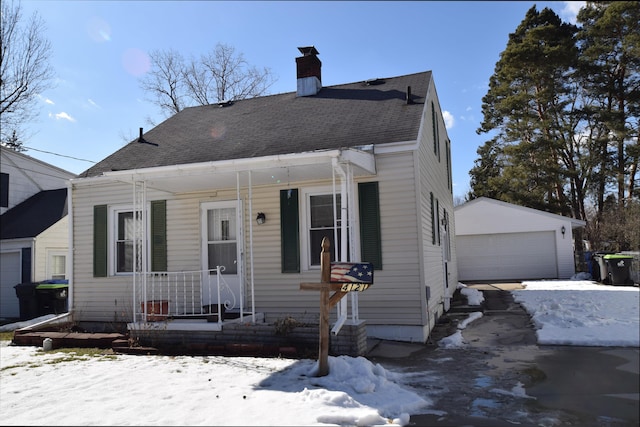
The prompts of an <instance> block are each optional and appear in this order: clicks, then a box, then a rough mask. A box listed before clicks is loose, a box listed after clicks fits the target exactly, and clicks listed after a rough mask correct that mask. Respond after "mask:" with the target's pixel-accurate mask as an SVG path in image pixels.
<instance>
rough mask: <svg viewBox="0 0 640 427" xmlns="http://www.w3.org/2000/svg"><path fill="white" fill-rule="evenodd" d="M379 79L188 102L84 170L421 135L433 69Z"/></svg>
mask: <svg viewBox="0 0 640 427" xmlns="http://www.w3.org/2000/svg"><path fill="white" fill-rule="evenodd" d="M381 80H384V83H382V84H375V85H374V84H367V83H366V82H356V83H350V84H344V85H336V86H329V87H324V88H322V89H321V90H320V92H319V93H318V94H317V95H314V96H307V97H297V96H296V93H295V92H290V93H284V94H278V95H270V96H262V97H257V98H251V99H245V100H240V101H236V102H234V103H233V104H232V105H229V106H225V107H220V106H218V105H206V106H199V107H190V108H185V109H184V110H182V111H180V112H179V113H177V114H175V115H174V116H172V117H170V118H169V119H167V120H166V121H164V122H162V123H161V124H159V125H158V126H156V127H155V128H153V129H151V130H149V131H148V132H146V133H145V134H144V140H145V141H148V142H151V143H153V144H158V145H157V146H155V145H152V144H144V143H140V142H138V139H137V138H136V140H134V141H132V142H130V143H129V144H127V145H126V146H124V147H123V148H121V149H120V150H118V151H116V152H115V153H113V154H112V155H110V156H108V157H107V158H105V159H104V160H102V161H101V162H99V163H97V164H96V165H94V166H92V167H91V168H90V169H88V170H87V171H85V172H83V173H82V174H80V176H81V177H87V176H97V175H100V174H101V173H103V172H107V171H112V170H128V169H139V168H147V167H156V166H169V165H175V164H188V163H199V162H209V161H220V160H231V159H245V158H255V157H262V156H272V155H281V154H290V153H302V152H309V151H316V150H329V149H339V148H347V147H357V146H363V145H368V144H382V143H389V142H397V141H411V140H415V139H416V138H417V136H418V131H419V127H420V122H421V115H422V112H423V109H424V100H425V97H426V94H427V90H428V86H429V82H430V81H431V72H430V71H426V72H421V73H416V74H409V75H405V76H399V77H392V78H385V79H381ZM409 86H410V87H411V94H412V100H413V103H412V104H408V103H407V102H406V94H407V87H409Z"/></svg>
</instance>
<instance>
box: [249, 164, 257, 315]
mask: <svg viewBox="0 0 640 427" xmlns="http://www.w3.org/2000/svg"><path fill="white" fill-rule="evenodd" d="M249 259H250V261H249V262H250V264H249V270H250V272H251V318H252V322H253V323H255V322H256V299H255V287H254V286H255V282H254V279H253V278H254V274H253V273H254V272H253V188H252V183H251V171H249Z"/></svg>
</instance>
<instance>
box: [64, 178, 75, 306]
mask: <svg viewBox="0 0 640 427" xmlns="http://www.w3.org/2000/svg"><path fill="white" fill-rule="evenodd" d="M72 194H73V184H72V183H71V181H70V180H69V181H67V216H68V217H69V224H68V227H69V228H68V230H67V233H68V235H69V237H68V238H67V239H68V242H67V266H66V268H68V270H67V271H68V272H69V275H68V280H69V290H68V291H67V299H68V303H67V308H68V310H69V313H71V314H73V253H74V252H75V251H74V248H73V197H72Z"/></svg>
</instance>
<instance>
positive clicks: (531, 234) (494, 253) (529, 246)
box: [455, 197, 586, 281]
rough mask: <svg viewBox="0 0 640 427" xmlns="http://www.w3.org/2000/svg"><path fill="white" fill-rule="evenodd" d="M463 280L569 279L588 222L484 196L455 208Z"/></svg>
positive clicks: (459, 260) (458, 251) (460, 272)
mask: <svg viewBox="0 0 640 427" xmlns="http://www.w3.org/2000/svg"><path fill="white" fill-rule="evenodd" d="M455 223H456V228H455V229H456V249H457V255H458V279H459V280H460V281H486V280H496V281H505V280H528V279H567V278H570V277H571V276H573V275H574V274H575V257H574V241H573V232H572V231H573V229H574V228H579V227H584V226H585V224H586V223H585V222H584V221H581V220H577V219H573V218H567V217H564V216H561V215H556V214H552V213H549V212H543V211H540V210H536V209H531V208H527V207H523V206H517V205H513V204H511V203H506V202H502V201H499V200H494V199H490V198H487V197H479V198H477V199H474V200H471V201H469V202H467V203H465V204H463V205H459V206H456V208H455Z"/></svg>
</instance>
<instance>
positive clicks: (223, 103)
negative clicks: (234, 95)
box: [218, 99, 233, 108]
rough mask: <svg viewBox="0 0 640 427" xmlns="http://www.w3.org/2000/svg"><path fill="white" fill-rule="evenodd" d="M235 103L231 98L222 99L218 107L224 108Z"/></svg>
mask: <svg viewBox="0 0 640 427" xmlns="http://www.w3.org/2000/svg"><path fill="white" fill-rule="evenodd" d="M231 105H233V101H232V100H231V99H223V100H222V101H220V102H218V107H220V108H222V107H229V106H231Z"/></svg>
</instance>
